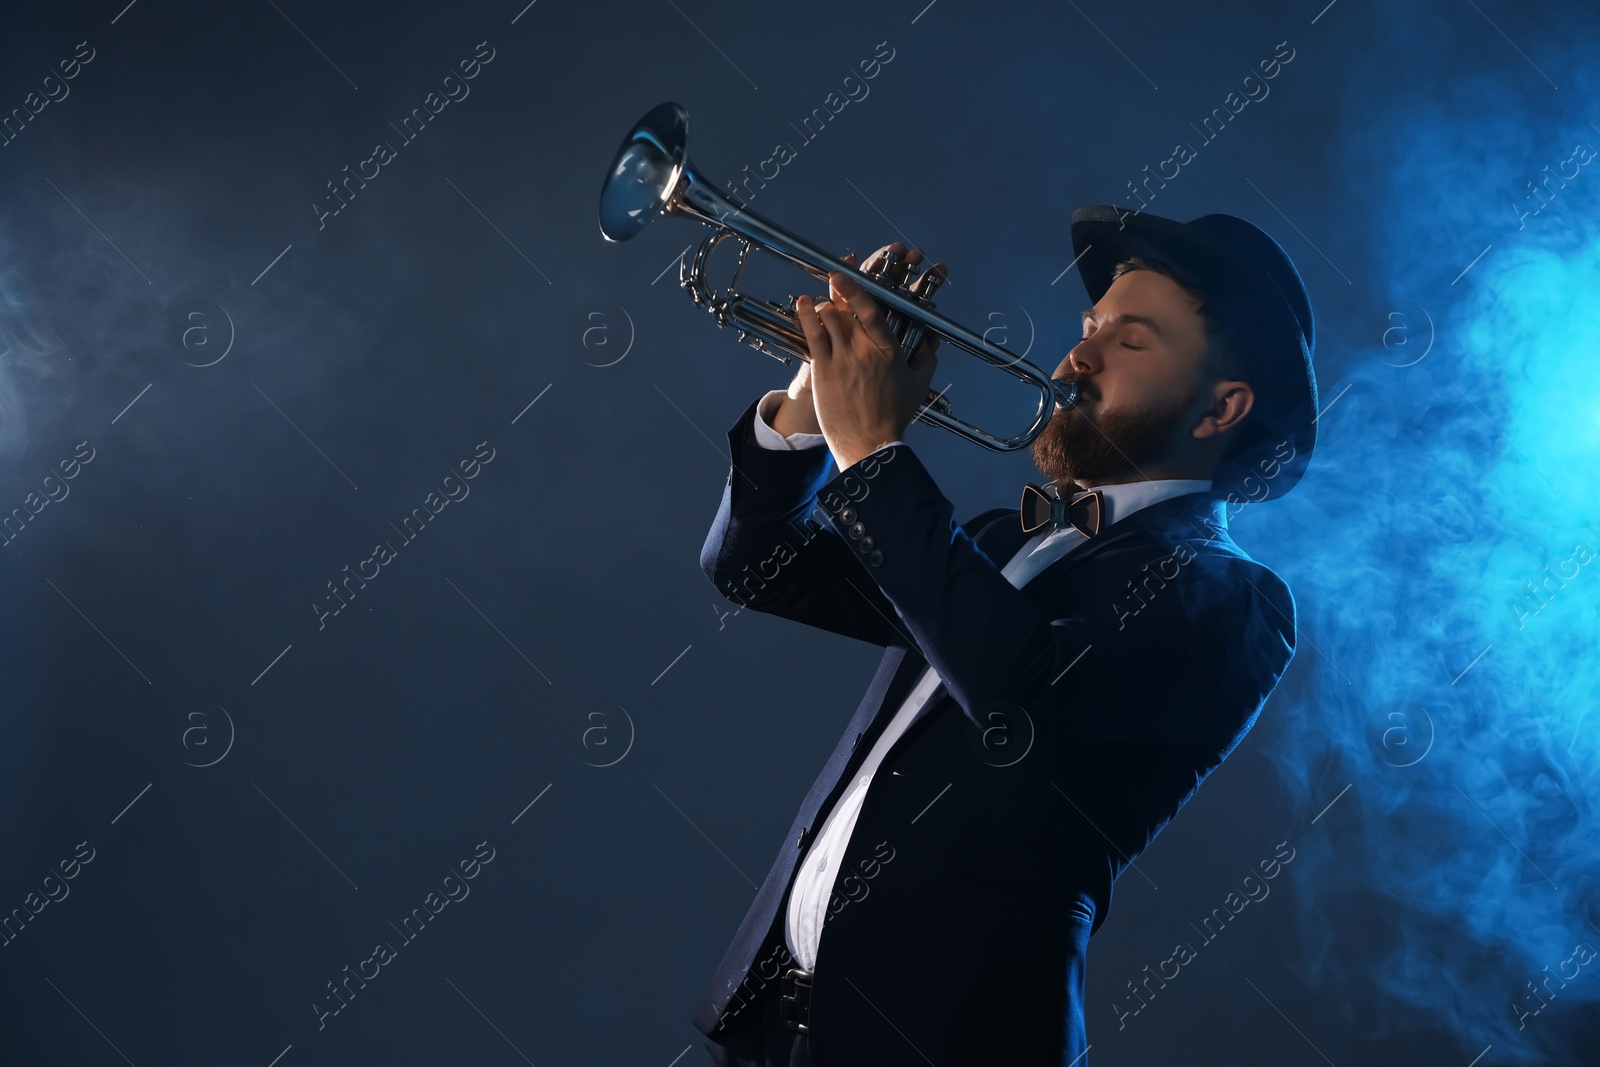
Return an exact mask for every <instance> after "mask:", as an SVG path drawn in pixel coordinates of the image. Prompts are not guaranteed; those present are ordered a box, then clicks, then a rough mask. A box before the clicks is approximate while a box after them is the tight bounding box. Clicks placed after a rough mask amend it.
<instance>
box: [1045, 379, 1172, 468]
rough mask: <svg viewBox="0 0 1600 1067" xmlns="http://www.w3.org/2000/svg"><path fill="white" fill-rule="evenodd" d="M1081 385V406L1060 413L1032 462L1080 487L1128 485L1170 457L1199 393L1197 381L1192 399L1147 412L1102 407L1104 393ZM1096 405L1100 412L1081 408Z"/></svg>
mask: <svg viewBox="0 0 1600 1067" xmlns="http://www.w3.org/2000/svg"><path fill="white" fill-rule="evenodd" d="M1064 380H1066V381H1073V380H1077V381H1078V387H1079V390H1080V396H1079V399H1080V404H1079V405H1076V406H1074V407H1071V408H1068V409H1066V410H1065V411H1062V410H1059V409H1057V410H1056V411H1055V413H1054V414H1053V415H1052V416H1051V419H1050V422H1049V423H1048V424H1047V425H1046V426H1045V429H1044V432H1043V433H1041V434H1040V435H1039V436H1038V437H1036V438H1034V440H1033V446H1032V449H1033V461H1034V463H1035V464H1036V465H1037V466H1038V468H1039V471H1040V473H1042V474H1044V475H1045V476H1046V477H1048V478H1052V479H1054V480H1056V481H1058V482H1072V483H1074V484H1076V485H1077V486H1079V487H1080V488H1088V487H1089V486H1092V485H1104V484H1107V483H1112V482H1121V481H1128V480H1130V479H1134V478H1138V477H1140V472H1141V470H1142V468H1144V467H1146V466H1156V465H1159V464H1160V463H1161V462H1162V461H1163V460H1165V459H1166V458H1167V455H1168V453H1169V451H1170V449H1171V442H1172V438H1173V436H1174V433H1175V431H1176V430H1177V428H1178V427H1179V425H1180V424H1181V423H1182V421H1183V418H1184V415H1185V413H1187V412H1188V411H1189V409H1190V407H1191V406H1192V405H1193V404H1194V402H1195V400H1196V399H1197V398H1198V397H1199V394H1200V385H1199V383H1198V382H1197V383H1196V384H1195V386H1194V387H1193V388H1192V389H1190V391H1189V395H1188V396H1186V397H1184V398H1183V399H1182V400H1181V401H1178V402H1175V403H1172V404H1169V405H1167V406H1165V407H1162V408H1159V409H1155V410H1146V411H1122V410H1107V409H1103V408H1099V406H1098V401H1099V399H1100V395H1099V391H1098V390H1094V391H1093V395H1091V390H1092V389H1093V386H1091V385H1090V384H1089V383H1087V382H1084V381H1082V380H1081V379H1070V378H1069V379H1064ZM1086 399H1087V400H1093V401H1095V402H1096V409H1097V410H1096V413H1095V414H1094V415H1093V416H1091V415H1090V413H1089V412H1088V411H1086V410H1084V408H1083V407H1082V406H1081V401H1082V400H1086Z"/></svg>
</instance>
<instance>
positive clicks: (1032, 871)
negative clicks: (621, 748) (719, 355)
mask: <svg viewBox="0 0 1600 1067" xmlns="http://www.w3.org/2000/svg"><path fill="white" fill-rule="evenodd" d="M755 407H756V404H755V403H752V404H751V405H750V407H748V408H747V409H746V410H745V412H744V414H743V415H742V416H740V418H739V420H738V421H737V422H736V423H735V424H734V425H733V427H732V428H731V429H730V430H729V432H728V444H729V447H730V449H731V452H732V458H733V470H732V471H731V472H730V474H729V477H728V483H727V486H726V488H725V489H724V491H723V496H722V503H721V506H720V508H719V510H718V512H717V516H716V519H715V521H714V522H713V524H712V526H711V530H710V533H709V534H708V536H707V538H706V541H705V546H704V548H703V550H702V552H701V557H700V558H701V565H702V567H703V569H704V570H705V573H706V574H707V576H708V577H710V579H711V580H712V581H713V582H714V583H715V584H716V586H717V589H718V590H719V591H720V592H721V593H722V594H723V595H724V596H726V597H727V598H728V599H730V600H733V601H734V602H736V603H739V604H741V605H743V606H746V607H749V608H751V609H753V610H756V611H761V612H768V613H771V614H774V615H778V616H782V617H784V618H787V619H792V620H794V621H796V622H801V623H804V624H806V625H808V626H815V627H819V628H821V629H824V630H828V631H831V632H833V633H838V634H844V635H846V636H849V637H854V638H858V639H860V640H862V641H869V642H871V643H872V644H875V645H880V646H882V647H883V648H884V650H885V651H884V655H883V660H882V662H881V664H880V665H879V667H878V672H877V674H876V676H875V677H874V678H873V679H872V683H871V684H870V685H869V686H868V688H867V692H866V695H865V696H864V697H863V698H862V700H861V703H860V705H859V707H857V709H856V712H855V714H854V716H852V718H851V719H850V722H849V724H848V725H847V726H846V728H845V730H844V733H843V735H842V736H841V737H840V740H839V744H838V746H837V747H836V748H835V749H834V752H833V754H832V756H830V757H829V759H828V761H827V763H826V765H825V766H824V767H823V769H822V773H821V774H819V775H818V777H817V780H816V784H815V785H813V786H812V788H811V791H810V792H809V793H808V794H807V796H806V798H805V802H804V803H803V804H802V805H801V806H800V811H799V813H798V814H797V815H796V817H795V820H794V823H793V825H792V826H791V827H790V830H789V833H788V835H787V837H786V838H785V840H784V842H783V843H782V845H781V846H780V848H779V850H778V855H777V859H776V860H775V862H774V863H773V865H772V869H771V870H770V871H769V872H768V874H767V877H766V881H765V883H764V884H763V885H762V886H761V889H760V890H759V892H758V893H757V894H756V898H755V901H754V903H752V904H751V906H750V909H749V911H748V913H747V914H746V915H745V917H744V921H743V923H742V924H741V925H740V927H739V930H738V933H737V934H736V935H735V936H734V939H733V943H732V944H731V945H730V946H729V948H728V951H727V953H726V955H725V956H724V957H723V960H722V963H721V965H720V966H719V967H718V968H717V973H716V976H715V978H714V979H713V981H712V984H711V987H710V989H709V990H708V991H707V993H706V995H705V997H704V999H703V1000H702V1002H701V1004H700V1007H699V1010H698V1011H697V1012H696V1014H695V1016H694V1020H693V1021H694V1025H695V1026H696V1028H697V1029H699V1030H700V1031H701V1033H703V1034H705V1035H707V1036H708V1038H710V1039H711V1040H712V1041H715V1042H717V1043H718V1044H721V1045H723V1046H725V1047H727V1048H729V1049H732V1050H734V1051H735V1052H740V1053H742V1054H745V1055H752V1054H753V1050H755V1049H757V1048H759V1047H760V1045H759V1041H760V1039H759V1036H758V1026H757V1024H758V1022H759V1019H760V1017H761V1014H762V1007H761V1005H762V1003H763V998H765V997H773V996H777V995H778V988H779V982H778V979H779V978H780V976H781V975H782V973H783V970H784V969H786V968H787V967H789V966H792V965H793V960H792V958H791V957H790V955H789V953H788V950H787V947H786V944H785V940H784V927H785V914H786V908H787V894H788V890H789V887H790V884H791V882H792V881H793V878H794V875H795V871H796V869H797V864H798V861H799V859H800V858H801V854H802V849H803V848H804V846H805V845H806V844H807V843H809V841H810V838H811V836H812V834H813V833H814V831H815V830H817V829H820V826H821V822H822V820H823V819H824V818H825V817H826V815H827V813H828V811H829V810H831V807H832V805H833V804H834V803H835V802H836V801H837V800H838V799H839V798H840V796H841V795H842V794H843V793H844V791H845V789H846V787H847V786H848V784H849V783H850V782H852V781H853V780H854V777H855V774H856V772H857V769H858V768H859V767H860V765H861V764H862V762H863V761H864V760H865V758H866V756H867V753H868V752H869V751H870V750H871V748H872V745H873V743H874V742H875V741H876V740H877V738H878V736H879V735H880V734H881V733H882V732H883V730H884V728H885V727H886V726H887V725H888V722H889V720H890V719H891V718H892V717H893V715H894V713H895V711H896V710H897V709H898V708H899V706H900V703H901V701H902V700H903V699H904V697H905V696H906V694H907V692H908V691H909V690H910V688H911V686H912V685H913V684H914V683H915V681H916V679H917V677H918V676H919V675H920V674H921V672H922V670H923V668H924V667H926V666H928V665H930V664H931V665H932V666H933V668H934V670H935V671H936V672H937V673H938V675H939V677H940V678H941V679H942V681H943V685H942V686H941V687H940V688H939V689H938V690H936V691H935V692H934V694H933V697H932V698H931V700H930V702H929V706H928V708H927V709H926V710H925V711H924V712H923V714H922V716H921V717H920V718H919V719H918V720H917V721H916V722H915V723H914V724H913V725H912V727H911V728H910V730H908V731H907V732H906V734H905V735H904V736H903V737H901V738H900V740H899V741H898V742H897V743H896V744H895V746H894V748H893V749H891V750H890V751H889V753H888V755H887V758H886V759H885V760H884V762H883V764H882V766H881V767H880V768H879V769H878V771H877V773H876V775H875V776H874V778H873V782H872V786H871V788H870V789H869V791H868V793H867V796H866V799H865V803H864V805H863V807H862V809H861V812H860V815H859V818H858V820H857V822H856V825H855V829H854V832H853V834H852V835H851V838H850V842H849V846H848V848H847V849H846V852H845V855H844V857H843V859H842V863H841V865H840V868H839V870H840V875H839V878H838V880H837V881H836V882H835V886H834V897H833V899H832V900H831V901H830V905H829V909H830V910H829V916H828V919H827V921H826V924H825V926H824V929H823V933H822V938H821V942H820V945H819V947H818V952H817V960H816V966H815V972H816V974H815V979H814V986H813V990H812V997H811V1024H810V1043H811V1050H812V1054H813V1056H814V1058H815V1060H816V1062H817V1063H818V1064H819V1067H855V1065H862V1067H865V1065H868V1064H870V1065H872V1067H885V1065H891V1064H902V1063H904V1064H913V1063H915V1064H919V1065H920V1064H924V1063H926V1062H928V1060H930V1059H931V1060H932V1062H934V1063H937V1064H940V1065H941V1067H944V1065H946V1064H966V1063H979V1062H991V1061H993V1060H995V1059H996V1058H997V1057H999V1058H1003V1059H1005V1060H1006V1061H1007V1062H1012V1063H1023V1064H1040V1065H1044V1064H1049V1065H1051V1067H1056V1065H1060V1067H1067V1065H1068V1064H1072V1063H1074V1061H1076V1062H1077V1067H1084V1065H1085V1064H1086V1063H1087V1060H1086V1059H1079V1058H1078V1057H1079V1056H1080V1055H1081V1054H1082V1053H1083V1051H1084V1050H1085V1047H1086V1036H1085V1027H1084V1017H1083V982H1084V973H1085V972H1084V956H1085V953H1086V951H1087V945H1088V939H1089V936H1090V934H1092V933H1093V932H1094V931H1095V930H1096V929H1098V928H1099V925H1100V923H1101V922H1103V921H1104V919H1105V914H1106V908H1107V907H1108V906H1109V904H1110V900H1111V888H1112V883H1113V882H1114V881H1115V880H1116V878H1117V877H1118V875H1120V874H1121V873H1122V871H1123V870H1124V869H1125V868H1126V867H1127V866H1128V864H1129V863H1131V862H1132V861H1133V859H1134V858H1135V857H1137V856H1138V855H1139V853H1140V852H1141V851H1142V850H1143V849H1144V848H1145V847H1146V846H1147V845H1148V844H1149V842H1150V841H1151V839H1153V838H1154V837H1155V835H1156V834H1157V833H1158V832H1159V831H1160V830H1161V828H1162V827H1164V826H1165V825H1166V824H1167V822H1168V821H1169V820H1171V818H1172V817H1173V816H1174V815H1175V814H1176V813H1177V811H1178V809H1179V808H1180V807H1182V805H1183V804H1184V803H1185V802H1186V801H1187V800H1188V798H1189V797H1190V796H1191V795H1193V793H1194V791H1195V790H1196V789H1197V788H1198V786H1199V785H1200V783H1201V781H1202V780H1204V779H1205V777H1206V776H1207V775H1208V774H1209V773H1210V772H1211V771H1212V770H1213V769H1214V768H1215V767H1217V765H1218V764H1220V763H1221V762H1222V760H1223V759H1224V758H1225V757H1226V756H1227V755H1228V753H1229V752H1231V751H1232V749H1233V747H1234V746H1235V745H1236V744H1238V742H1239V740H1240V738H1242V737H1243V736H1244V734H1245V732H1246V731H1248V730H1249V728H1250V726H1251V725H1252V724H1253V723H1254V722H1255V719H1256V716H1257V714H1258V713H1259V711H1260V709H1261V706H1262V704H1263V703H1264V702H1265V701H1266V698H1267V696H1268V694H1269V693H1271V691H1272V689H1273V688H1274V687H1275V686H1276V685H1277V682H1278V679H1279V678H1281V677H1282V675H1283V672H1284V670H1285V669H1286V668H1287V666H1288V664H1289V661H1290V659H1291V658H1292V656H1293V655H1294V646H1295V623H1294V613H1295V606H1294V599H1293V597H1292V596H1291V594H1290V592H1289V589H1288V587H1287V586H1286V585H1285V584H1284V582H1283V581H1282V580H1281V579H1280V578H1279V577H1278V576H1277V575H1276V574H1274V573H1273V572H1272V571H1271V570H1269V569H1268V568H1267V567H1265V566H1263V565H1261V564H1260V563H1257V562H1256V561H1254V560H1253V559H1251V558H1250V557H1249V556H1248V555H1246V554H1245V553H1244V552H1243V551H1242V550H1241V549H1240V548H1239V547H1238V546H1237V545H1236V544H1234V542H1233V541H1232V539H1231V538H1230V537H1229V536H1228V533H1227V529H1226V515H1225V512H1224V504H1223V501H1222V500H1221V499H1219V498H1218V497H1216V496H1214V495H1212V494H1209V493H1191V494H1185V495H1182V496H1177V497H1170V498H1168V499H1165V500H1162V501H1159V502H1157V503H1155V504H1151V505H1149V506H1147V507H1144V508H1142V509H1140V510H1139V511H1136V512H1134V513H1133V514H1131V515H1129V516H1127V517H1125V518H1121V519H1119V520H1118V521H1116V522H1114V523H1112V524H1111V525H1110V526H1107V527H1105V528H1104V529H1102V530H1101V531H1100V532H1099V533H1098V534H1097V535H1096V536H1095V537H1093V538H1091V539H1090V540H1089V541H1088V542H1087V543H1085V544H1081V545H1079V546H1078V547H1077V548H1075V549H1074V550H1073V551H1071V552H1069V553H1068V554H1067V555H1066V556H1064V557H1062V558H1061V559H1059V560H1057V561H1056V562H1055V563H1053V564H1051V565H1050V566H1048V567H1046V568H1045V569H1044V570H1042V571H1041V572H1039V573H1038V574H1037V575H1035V576H1034V577H1033V578H1032V579H1031V580H1030V581H1029V582H1028V583H1027V584H1025V585H1024V586H1023V587H1022V588H1021V589H1018V588H1016V587H1014V586H1013V585H1012V584H1011V583H1010V582H1009V581H1008V580H1007V579H1006V578H1005V577H1004V575H1002V574H1001V568H1002V567H1004V566H1005V564H1006V563H1007V562H1008V561H1009V560H1010V559H1011V557H1012V556H1013V555H1014V554H1015V553H1016V551H1017V550H1018V549H1019V548H1020V547H1021V546H1022V545H1023V543H1024V542H1025V541H1027V540H1028V535H1026V534H1024V533H1023V531H1022V528H1021V524H1020V521H1019V518H1018V509H1017V508H996V509H993V510H990V511H985V512H983V513H982V514H980V515H978V516H976V517H975V518H973V519H970V520H968V521H967V522H964V523H960V524H958V523H957V522H956V521H955V519H954V515H953V508H952V505H951V503H950V501H949V500H947V499H946V498H945V496H944V495H943V494H942V493H941V492H940V491H939V488H938V486H937V485H936V484H935V483H934V480H933V478H932V476H930V475H929V473H928V471H927V469H926V468H925V467H923V465H922V463H921V461H920V460H919V459H918V458H917V456H916V454H915V453H914V452H913V451H912V450H911V449H910V448H909V447H907V446H905V445H903V444H902V445H890V446H887V447H885V448H882V449H879V450H878V451H877V452H875V453H873V454H872V455H871V456H869V457H866V458H864V459H862V460H861V461H860V462H858V463H856V464H854V465H852V466H851V467H850V468H849V469H848V470H846V471H842V472H837V473H833V474H832V475H831V476H830V472H831V468H832V457H831V455H830V453H829V451H828V449H827V448H826V447H818V448H810V449H798V450H792V451H779V450H771V449H764V448H761V447H760V446H759V445H757V444H756V443H755V441H754V438H753V436H752V433H751V426H752V420H753V418H754V414H755ZM814 512H815V513H817V514H819V515H820V516H821V518H822V519H823V520H825V521H818V520H817V519H813V518H812V517H811V516H812V515H813V513H814Z"/></svg>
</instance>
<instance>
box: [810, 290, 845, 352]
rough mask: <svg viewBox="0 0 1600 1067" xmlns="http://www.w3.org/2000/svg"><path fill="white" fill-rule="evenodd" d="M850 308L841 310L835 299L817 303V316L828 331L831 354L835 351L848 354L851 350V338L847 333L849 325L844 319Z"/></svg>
mask: <svg viewBox="0 0 1600 1067" xmlns="http://www.w3.org/2000/svg"><path fill="white" fill-rule="evenodd" d="M847 313H848V310H845V311H841V310H840V309H839V306H838V305H837V304H836V303H834V302H833V301H831V300H830V301H827V302H826V303H823V304H818V305H817V318H818V319H820V320H822V327H823V329H824V330H826V331H827V338H828V345H829V352H828V354H829V356H832V354H833V353H834V352H842V353H845V354H846V355H848V354H849V352H850V338H849V336H848V334H847V332H846V331H847V330H848V327H847V326H846V325H845V323H844V322H843V321H842V320H843V318H844V316H845V315H846V314H847Z"/></svg>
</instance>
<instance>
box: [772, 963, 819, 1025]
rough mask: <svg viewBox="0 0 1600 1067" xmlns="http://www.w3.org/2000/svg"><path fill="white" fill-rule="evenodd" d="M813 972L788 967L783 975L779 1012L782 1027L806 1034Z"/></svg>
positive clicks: (802, 968)
mask: <svg viewBox="0 0 1600 1067" xmlns="http://www.w3.org/2000/svg"><path fill="white" fill-rule="evenodd" d="M812 976H813V972H811V971H808V970H806V969H805V968H804V967H790V968H789V969H788V970H787V971H785V972H784V973H783V996H782V997H781V998H780V1009H779V1010H780V1012H781V1014H782V1016H783V1022H784V1025H785V1026H787V1027H788V1028H789V1029H791V1030H796V1031H799V1032H800V1033H802V1034H804V1033H807V1032H808V1031H809V1029H810V1027H809V1026H808V1025H807V1024H808V1022H809V1020H810V1017H811V979H812Z"/></svg>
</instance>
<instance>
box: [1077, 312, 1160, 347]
mask: <svg viewBox="0 0 1600 1067" xmlns="http://www.w3.org/2000/svg"><path fill="white" fill-rule="evenodd" d="M1096 318H1097V316H1096V315H1095V313H1094V308H1092V307H1087V308H1084V309H1083V315H1082V323H1083V325H1085V326H1087V325H1089V323H1090V322H1092V321H1094V320H1095V319H1096ZM1106 321H1107V322H1116V323H1121V322H1132V323H1136V324H1138V325H1140V326H1148V327H1149V328H1150V332H1151V333H1153V334H1155V335H1156V336H1157V337H1159V338H1161V339H1162V340H1163V341H1165V340H1167V331H1165V330H1163V329H1162V328H1161V324H1160V323H1159V322H1157V321H1156V320H1155V319H1152V318H1151V317H1150V316H1149V315H1132V314H1129V313H1128V312H1123V313H1122V314H1120V315H1112V316H1111V317H1110V318H1108V319H1107V320H1106Z"/></svg>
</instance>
